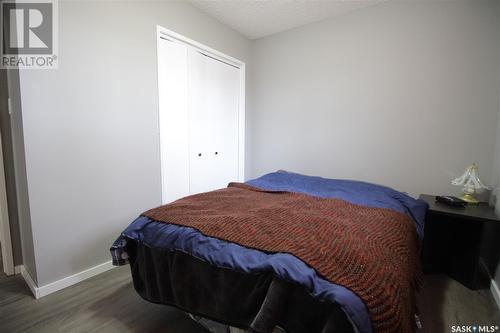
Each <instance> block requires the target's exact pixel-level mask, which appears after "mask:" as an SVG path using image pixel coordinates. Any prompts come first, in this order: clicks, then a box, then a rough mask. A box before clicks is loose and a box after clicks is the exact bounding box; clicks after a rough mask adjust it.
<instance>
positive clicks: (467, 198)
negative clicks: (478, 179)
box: [460, 194, 479, 205]
mask: <svg viewBox="0 0 500 333" xmlns="http://www.w3.org/2000/svg"><path fill="white" fill-rule="evenodd" d="M460 199H462V200H463V201H467V203H469V204H471V205H475V204H478V203H479V200H477V199H476V198H474V197H473V196H472V195H470V194H464V195H463V196H462V197H461V198H460Z"/></svg>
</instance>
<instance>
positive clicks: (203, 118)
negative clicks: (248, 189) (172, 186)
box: [188, 50, 240, 194]
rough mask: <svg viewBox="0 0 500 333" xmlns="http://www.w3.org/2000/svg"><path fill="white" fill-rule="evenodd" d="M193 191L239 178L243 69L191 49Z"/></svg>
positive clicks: (190, 88)
mask: <svg viewBox="0 0 500 333" xmlns="http://www.w3.org/2000/svg"><path fill="white" fill-rule="evenodd" d="M188 68H189V79H188V86H189V125H190V126H189V127H190V135H189V140H190V156H189V159H190V163H189V164H190V192H191V193H192V194H194V193H200V192H206V191H211V190H214V189H219V188H223V187H226V186H227V184H228V183H229V182H231V181H237V180H238V125H239V124H238V113H239V93H240V90H239V89H240V70H239V69H238V68H236V67H233V66H231V65H229V64H226V63H224V62H221V61H219V60H216V59H214V58H211V57H210V56H207V55H205V54H203V53H201V52H199V51H197V50H188Z"/></svg>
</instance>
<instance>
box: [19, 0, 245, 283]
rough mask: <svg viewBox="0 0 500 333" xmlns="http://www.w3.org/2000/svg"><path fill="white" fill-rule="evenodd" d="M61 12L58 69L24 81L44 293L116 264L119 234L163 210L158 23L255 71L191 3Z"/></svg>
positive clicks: (93, 5)
mask: <svg viewBox="0 0 500 333" xmlns="http://www.w3.org/2000/svg"><path fill="white" fill-rule="evenodd" d="M59 10H60V11H59V20H60V25H59V36H60V40H59V50H60V54H59V69H58V70H43V71H36V70H26V71H21V73H20V74H21V75H20V79H21V95H22V108H23V124H24V142H25V149H26V169H27V179H28V190H29V199H30V208H31V225H32V228H33V242H34V250H35V254H36V268H37V270H36V275H37V280H38V285H39V286H42V285H45V284H47V283H50V282H53V281H55V280H58V279H61V278H64V277H66V276H68V275H71V274H74V273H77V272H79V271H82V270H84V269H87V268H89V267H92V266H95V265H97V264H100V263H103V262H105V261H108V260H110V256H109V252H108V249H109V247H110V245H111V243H112V241H113V240H114V239H115V238H116V237H117V236H118V235H119V233H120V232H121V231H122V230H123V229H124V228H125V227H126V226H127V225H128V224H129V223H130V222H131V220H132V219H134V218H135V217H136V216H137V215H138V214H139V213H141V212H142V211H144V210H146V209H148V208H151V207H153V206H156V205H159V204H160V156H159V136H158V106H157V99H158V98H157V84H156V82H157V78H156V76H157V73H156V24H159V25H161V26H164V27H166V28H168V29H172V30H174V31H176V32H178V33H180V34H183V35H185V36H187V37H190V38H192V39H194V40H196V41H198V42H201V43H204V44H206V45H208V46H210V47H212V48H215V49H217V50H219V51H221V52H224V53H226V54H228V55H230V56H233V57H235V58H238V59H240V60H242V61H245V62H247V65H250V64H249V59H250V47H251V43H250V41H249V40H247V39H246V38H244V37H242V36H241V35H239V34H238V33H236V32H234V31H232V30H230V29H229V28H227V27H225V26H223V25H222V24H220V23H219V22H217V21H216V20H214V19H212V18H210V17H208V16H207V15H206V14H204V13H202V12H201V11H199V10H198V9H196V8H194V7H192V6H191V5H189V4H185V3H178V2H166V1H165V2H145V1H136V2H126V1H125V2H117V1H113V2H61V1H60V2H59ZM247 70H248V71H250V66H248V69H247Z"/></svg>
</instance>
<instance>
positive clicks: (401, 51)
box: [251, 1, 500, 196]
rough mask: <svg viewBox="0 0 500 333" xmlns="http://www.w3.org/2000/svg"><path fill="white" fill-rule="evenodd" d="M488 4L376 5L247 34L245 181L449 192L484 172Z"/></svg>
mask: <svg viewBox="0 0 500 333" xmlns="http://www.w3.org/2000/svg"><path fill="white" fill-rule="evenodd" d="M498 7H499V6H498V2H496V1H487V2H483V1H469V2H455V1H440V2H420V1H413V2H387V3H383V4H380V5H377V6H373V7H370V8H367V9H363V10H359V11H353V12H351V13H349V14H346V15H343V16H339V17H336V18H334V19H331V20H326V21H323V22H320V23H316V24H312V25H308V26H305V27H302V28H298V29H295V30H290V31H287V32H283V33H279V34H276V35H273V36H270V37H267V38H263V39H259V40H257V41H256V42H255V44H254V48H253V58H252V62H253V65H254V68H255V71H254V78H253V97H252V100H253V108H252V127H251V130H252V133H251V136H252V151H251V156H252V161H251V162H252V167H251V170H252V175H253V176H257V175H260V174H262V173H265V172H270V171H273V170H276V169H288V170H292V171H298V172H303V173H306V174H314V175H322V176H327V177H335V178H351V179H359V180H366V181H371V182H376V183H381V184H386V185H389V186H392V187H395V188H397V189H400V190H403V191H407V192H409V193H410V194H412V195H414V196H416V195H418V194H420V193H430V194H432V193H435V194H445V193H456V194H458V193H459V192H458V191H459V189H455V188H453V187H452V186H451V185H450V180H451V179H452V178H454V177H455V176H457V175H459V174H461V173H462V172H463V171H464V169H465V167H467V166H468V165H470V164H471V163H472V162H473V161H477V162H478V163H479V166H480V175H481V176H482V178H483V180H484V181H485V182H486V183H489V182H490V180H491V176H492V166H493V151H494V144H495V142H494V141H495V131H496V123H497V117H498V115H497V114H498V87H499V77H500V74H499V70H498V66H497V63H498V48H499V40H498V22H500V17H499V8H498Z"/></svg>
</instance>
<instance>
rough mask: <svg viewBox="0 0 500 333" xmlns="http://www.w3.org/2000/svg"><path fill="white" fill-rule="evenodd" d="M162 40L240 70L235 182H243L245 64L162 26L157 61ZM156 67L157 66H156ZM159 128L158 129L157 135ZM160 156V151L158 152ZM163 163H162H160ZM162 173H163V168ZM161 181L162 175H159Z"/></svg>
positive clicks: (159, 103)
mask: <svg viewBox="0 0 500 333" xmlns="http://www.w3.org/2000/svg"><path fill="white" fill-rule="evenodd" d="M162 39H167V40H170V41H173V42H177V43H182V44H184V45H186V46H187V47H189V48H192V49H195V50H197V51H199V52H202V53H204V54H205V55H208V56H210V57H213V58H215V59H217V60H220V61H222V62H225V63H227V64H229V65H231V66H234V67H237V68H238V69H239V70H240V96H239V108H238V179H237V181H240V182H243V181H244V180H245V63H244V62H243V61H241V60H238V59H236V58H233V57H231V56H228V55H226V54H224V53H222V52H219V51H217V50H215V49H213V48H211V47H209V46H206V45H204V44H201V43H198V42H197V41H194V40H192V39H190V38H187V37H185V36H182V35H180V34H178V33H176V32H174V31H172V30H169V29H166V28H164V27H162V26H159V25H157V26H156V41H157V42H156V44H157V59H158V61H159V55H160V43H161V40H162ZM157 65H158V64H157ZM156 73H157V75H158V73H159V65H158V67H157V71H156ZM160 85H161V83H160V80H159V79H158V77H157V86H158V114H160V112H161V110H162V92H163V91H165V90H164V89H162V87H161V86H160ZM159 132H160V128H159V127H158V133H159ZM160 149H161V134H160ZM160 156H161V151H160ZM161 163H164V161H161ZM161 169H162V173H163V168H161ZM161 177H162V179H163V178H164V175H163V174H162V175H161ZM163 199H164V198H163V189H162V202H163Z"/></svg>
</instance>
